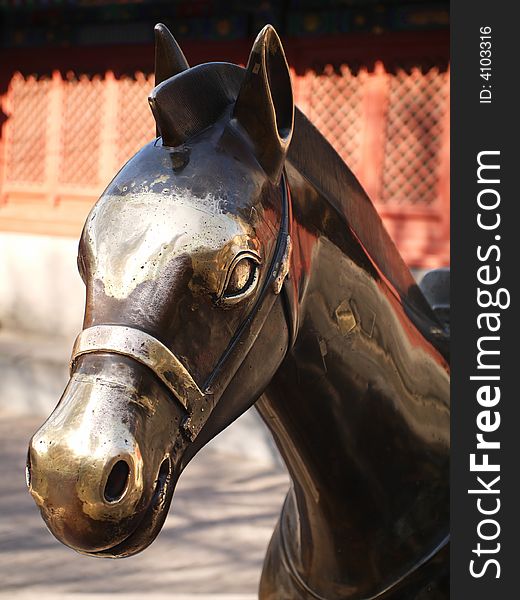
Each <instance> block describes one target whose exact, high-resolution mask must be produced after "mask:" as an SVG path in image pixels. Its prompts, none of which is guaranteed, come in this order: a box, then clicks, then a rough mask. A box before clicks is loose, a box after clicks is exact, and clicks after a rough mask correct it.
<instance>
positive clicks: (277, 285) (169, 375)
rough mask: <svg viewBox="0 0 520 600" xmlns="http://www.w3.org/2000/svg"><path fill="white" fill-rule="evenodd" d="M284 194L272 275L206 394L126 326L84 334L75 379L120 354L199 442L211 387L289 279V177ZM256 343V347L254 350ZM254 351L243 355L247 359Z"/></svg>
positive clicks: (75, 353)
mask: <svg viewBox="0 0 520 600" xmlns="http://www.w3.org/2000/svg"><path fill="white" fill-rule="evenodd" d="M281 188H282V219H281V224H280V229H279V231H278V237H277V240H276V247H275V251H274V254H273V258H272V260H271V264H270V265H269V271H268V273H267V276H266V278H265V280H264V284H263V286H262V288H261V290H260V293H259V295H258V297H257V299H256V302H255V304H254V306H253V308H252V309H251V312H250V313H249V314H248V315H247V317H246V318H245V319H244V321H243V322H242V323H241V324H240V326H239V327H238V329H237V331H236V333H235V334H234V336H233V338H232V339H231V341H230V343H229V344H228V346H227V348H226V350H225V351H224V353H223V354H222V356H221V357H220V359H219V360H218V362H217V364H216V366H215V368H214V369H213V371H212V372H211V374H210V376H209V377H208V379H207V380H206V382H205V384H204V386H203V390H204V391H202V390H201V389H200V388H199V386H198V385H197V383H196V382H195V380H194V379H193V377H192V376H191V374H190V373H189V371H188V370H187V369H186V367H185V366H184V365H183V364H182V362H181V361H180V360H179V359H178V358H177V356H176V355H175V354H174V353H173V352H172V351H171V350H170V349H169V348H167V347H166V346H165V345H164V344H163V343H162V342H160V341H159V340H158V339H157V338H155V337H153V336H152V335H150V334H148V333H145V332H144V331H142V330H140V329H137V328H135V327H127V326H125V325H94V326H92V327H88V328H86V329H84V330H83V331H82V332H81V333H80V334H79V335H78V337H77V338H76V341H75V342H74V346H73V348H72V356H71V360H70V371H71V373H72V371H73V370H74V368H75V365H76V361H77V359H78V358H79V357H80V356H82V355H84V354H92V353H96V352H108V353H114V354H120V355H123V356H127V357H129V358H132V359H133V360H135V361H137V362H139V363H141V364H143V365H145V366H146V367H148V368H149V369H150V370H151V371H152V372H153V373H155V375H156V376H157V377H158V379H160V380H161V381H162V383H163V384H164V385H165V386H166V387H167V388H168V390H169V391H170V393H171V394H172V395H173V397H174V398H175V399H176V400H177V401H178V402H179V403H180V404H181V405H182V407H183V409H184V410H185V412H186V418H185V419H184V422H183V428H184V430H185V431H186V433H187V434H188V436H189V438H190V439H191V440H194V439H195V437H196V436H197V434H198V433H199V431H200V430H201V429H202V427H203V425H204V423H205V422H206V421H207V419H208V417H209V415H210V414H211V411H212V409H213V407H214V405H215V401H214V399H213V396H214V393H213V391H212V386H213V384H214V383H215V381H216V379H217V375H218V374H219V373H222V372H223V371H224V369H225V367H226V366H227V365H228V363H229V362H231V361H230V357H231V355H232V354H233V351H234V350H236V348H237V345H238V343H239V342H240V341H241V340H242V339H243V338H244V335H245V333H246V331H247V330H248V329H250V328H251V325H252V323H253V322H254V321H255V317H256V316H257V314H258V313H259V312H260V309H261V308H264V309H267V310H266V311H265V313H266V314H268V312H269V310H270V309H271V307H272V304H273V303H274V300H275V298H276V296H277V295H278V294H279V293H280V291H281V290H282V288H283V282H284V280H285V278H286V277H287V275H288V273H289V266H290V258H291V238H290V235H289V224H290V193H289V188H288V185H287V181H286V177H285V173H283V174H282V179H281ZM269 290H271V291H272V294H271V302H269V303H268V302H266V298H267V297H268V292H269ZM266 304H269V306H265V305H266ZM264 318H265V317H264ZM262 324H263V321H262ZM253 342H254V340H253ZM253 342H251V344H250V346H249V348H250V347H251V346H252V343H253ZM249 348H247V349H243V350H244V356H245V355H246V353H247V351H248V350H249ZM235 366H236V368H235V369H233V368H231V369H230V371H231V373H228V379H229V378H230V377H229V375H231V376H232V375H233V374H234V373H235V372H236V370H237V369H238V366H240V365H232V367H235Z"/></svg>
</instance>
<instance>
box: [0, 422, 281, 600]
mask: <svg viewBox="0 0 520 600" xmlns="http://www.w3.org/2000/svg"><path fill="white" fill-rule="evenodd" d="M41 421H42V420H41V419H34V418H27V417H6V416H4V417H1V416H0V456H1V457H2V458H1V460H0V595H2V596H4V595H6V597H11V596H14V595H17V594H19V593H26V594H29V595H30V596H32V597H34V598H37V597H39V596H41V595H42V594H45V595H46V596H47V597H52V598H60V597H63V594H66V593H68V594H70V593H71V594H76V593H82V594H101V593H106V594H114V593H117V594H121V596H119V597H120V598H124V597H125V595H127V594H146V595H147V596H150V597H151V598H153V597H154V595H155V594H157V595H158V594H168V595H169V596H170V595H171V596H172V597H175V596H176V595H178V594H222V593H226V594H255V595H256V590H257V586H258V580H259V577H260V571H261V568H262V562H263V557H264V554H265V550H266V547H267V544H268V542H269V538H270V536H271V532H272V530H273V528H274V525H275V523H276V519H277V517H278V513H279V511H280V508H281V505H282V501H283V497H284V495H285V493H286V491H287V487H288V478H287V475H286V474H285V473H284V472H283V471H282V470H281V469H279V468H276V467H271V466H269V465H265V464H262V463H260V462H255V461H252V460H249V461H246V460H241V459H240V458H238V457H237V456H231V455H224V454H222V453H221V452H219V451H218V450H216V449H215V448H213V447H212V446H211V445H210V446H209V447H207V448H206V449H204V450H203V451H202V452H201V453H200V455H199V456H197V457H196V458H195V459H194V460H193V462H192V464H190V465H189V467H188V468H187V470H186V472H185V473H184V474H183V476H182V477H181V480H180V482H179V484H178V487H177V491H176V492H175V496H174V499H173V503H172V508H171V510H170V515H169V517H168V519H167V521H166V524H165V526H164V529H163V531H162V533H161V534H160V536H159V538H158V539H157V540H156V541H155V542H154V544H152V546H151V547H149V548H148V549H147V550H145V551H144V552H143V553H141V554H139V555H137V556H134V557H131V558H126V559H124V560H107V559H95V558H90V557H85V556H81V555H79V554H76V553H75V552H74V551H72V550H70V549H68V548H66V547H65V546H62V545H61V544H60V543H59V542H57V541H56V540H55V539H54V538H53V537H52V535H51V534H50V533H49V532H48V530H47V529H46V528H45V525H44V523H43V521H42V519H41V518H40V515H39V512H38V509H37V508H36V506H35V504H34V503H33V501H32V499H31V497H30V496H29V494H28V493H27V490H26V487H25V479H24V467H25V456H26V451H27V443H28V440H29V438H30V436H31V434H32V433H33V432H34V431H35V430H36V429H37V428H38V427H39V425H40V424H41Z"/></svg>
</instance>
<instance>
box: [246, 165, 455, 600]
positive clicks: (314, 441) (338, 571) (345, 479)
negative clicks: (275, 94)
mask: <svg viewBox="0 0 520 600" xmlns="http://www.w3.org/2000/svg"><path fill="white" fill-rule="evenodd" d="M291 188H292V195H293V206H294V208H293V210H294V219H293V231H292V236H293V238H294V246H295V250H294V251H295V252H296V253H297V254H298V255H297V256H296V258H295V261H294V263H295V264H296V265H298V264H299V265H300V267H301V269H300V272H297V273H292V274H291V276H292V277H297V278H298V282H299V287H300V298H299V303H298V312H299V326H298V334H297V337H296V340H295V343H294V346H293V347H292V348H291V349H290V351H289V352H288V354H287V356H286V358H285V360H284V362H283V363H282V365H281V367H280V369H279V370H278V372H277V373H276V375H275V377H274V379H273V381H272V382H271V384H270V386H269V387H268V389H267V390H266V392H265V393H264V395H263V396H262V398H261V399H260V401H259V402H258V403H257V406H258V409H259V411H260V413H261V415H262V417H263V418H264V420H265V422H266V423H267V425H268V427H269V428H270V429H271V431H272V433H273V435H274V438H275V441H276V443H277V445H278V448H279V450H280V452H281V454H282V456H283V458H284V460H285V463H286V465H287V468H288V470H289V473H290V475H291V478H292V482H293V486H292V490H291V492H290V493H289V496H288V499H287V501H286V505H285V508H284V512H283V514H282V517H281V520H280V523H279V531H280V535H281V536H282V537H283V538H284V542H283V545H284V547H285V552H286V553H287V555H288V556H287V557H286V558H287V560H288V561H289V562H290V563H291V564H292V565H293V567H292V568H293V569H294V570H296V571H297V572H299V573H300V574H302V577H303V574H304V573H305V574H306V575H305V579H306V582H307V583H308V584H309V586H310V587H311V588H312V589H314V590H315V591H316V592H318V591H319V589H316V588H319V586H320V585H321V584H320V582H321V581H323V580H324V579H325V580H326V578H327V577H328V578H329V581H331V580H332V581H335V582H336V583H335V585H338V586H340V587H341V586H343V587H341V589H342V590H343V591H342V592H341V593H343V594H345V595H344V596H341V593H340V594H339V595H340V596H341V597H345V598H349V597H355V596H354V595H352V594H351V593H350V592H352V590H358V591H359V590H363V593H364V594H368V593H370V594H372V593H374V591H377V590H374V589H369V588H370V586H372V585H375V582H377V585H378V586H381V585H383V584H385V585H386V584H388V585H391V584H392V582H395V581H396V580H397V579H398V578H399V577H402V576H403V575H404V574H405V573H406V571H407V570H408V569H409V568H410V565H417V564H419V563H420V561H422V560H424V559H425V558H427V557H428V556H429V555H431V553H432V552H433V551H434V550H435V548H436V547H438V546H439V544H441V543H442V539H443V538H444V536H445V535H446V532H447V529H448V522H449V521H448V487H447V482H448V451H449V380H448V375H447V365H446V363H445V362H444V359H443V358H442V357H441V356H440V354H439V353H438V352H437V350H436V349H435V348H434V347H433V346H432V345H431V344H430V343H429V342H428V341H427V340H426V339H425V338H424V337H423V336H422V335H421V333H420V332H419V331H418V330H417V328H416V327H415V325H414V324H413V323H412V322H411V320H410V318H409V317H408V316H407V313H406V311H405V308H404V307H403V304H402V303H401V301H400V299H399V298H397V297H396V295H395V292H394V291H393V290H392V289H391V286H389V285H388V284H387V283H386V282H385V281H384V280H383V279H382V278H381V277H380V275H379V271H378V269H377V265H376V266H374V264H373V263H372V262H371V260H370V257H368V256H367V254H366V252H365V250H364V249H363V247H362V246H361V245H360V243H359V241H358V238H357V236H355V235H354V234H353V233H352V232H351V231H350V230H349V228H348V226H347V224H346V223H345V220H344V218H342V217H341V215H340V214H338V212H337V211H335V210H334V209H333V208H332V207H331V205H330V204H329V202H328V201H327V200H326V199H324V198H323V197H322V196H321V195H320V194H319V193H318V192H317V191H316V190H315V189H314V188H312V187H311V186H310V184H308V183H306V182H305V181H304V180H303V179H302V178H298V177H296V176H295V175H294V174H293V176H292V182H291ZM302 539H303V540H305V544H304V545H302V544H301V543H300V541H301V540H302ZM330 578H332V579H330ZM387 580H388V581H387ZM369 582H371V583H369ZM313 586H316V587H313ZM348 590H350V592H348ZM347 592H348V593H347Z"/></svg>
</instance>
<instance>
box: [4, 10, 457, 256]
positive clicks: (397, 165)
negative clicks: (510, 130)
mask: <svg viewBox="0 0 520 600" xmlns="http://www.w3.org/2000/svg"><path fill="white" fill-rule="evenodd" d="M244 5H247V8H244ZM172 6H173V7H174V8H175V11H173V9H172ZM182 7H184V9H183V10H184V12H182V10H181V9H182ZM190 7H191V8H190ZM108 8H111V11H112V12H110V11H109V12H107V11H108ZM230 8H231V9H232V10H231V12H230ZM0 11H1V13H0V14H2V16H3V23H4V24H3V26H2V27H3V28H4V36H3V40H4V46H3V48H1V50H0V52H1V60H0V109H1V112H0V120H1V122H2V125H1V136H0V231H16V232H22V233H34V234H50V235H65V236H78V235H79V233H80V230H81V226H82V223H83V221H84V219H85V216H86V214H87V212H88V210H89V209H90V207H91V206H92V204H93V202H95V200H96V198H97V197H98V196H99V194H100V192H101V191H102V190H103V188H104V187H105V186H106V185H107V183H108V182H109V180H110V179H111V177H112V176H113V175H114V174H115V172H116V171H117V170H118V169H119V168H120V167H121V165H122V164H123V163H124V162H125V161H126V160H127V159H128V158H129V157H130V156H131V155H132V154H133V153H135V152H136V151H137V150H138V149H139V148H140V147H141V146H142V145H143V144H145V143H146V142H147V141H149V140H150V139H151V138H152V137H153V136H154V123H153V119H152V116H151V113H150V111H149V108H148V104H147V101H146V97H147V94H148V92H149V90H150V89H151V88H152V86H153V75H152V70H153V44H152V37H151V36H152V30H153V23H154V22H155V21H158V20H162V21H164V22H166V23H167V24H168V25H169V26H171V28H172V29H173V30H174V32H175V34H176V36H177V39H178V41H179V42H180V44H181V46H182V47H183V50H184V51H185V54H186V56H187V58H188V60H189V61H190V64H196V63H199V62H207V61H212V60H226V61H231V62H237V63H241V64H244V63H245V61H246V60H247V56H248V52H249V49H250V46H251V41H252V37H254V35H253V34H254V33H255V32H256V31H257V30H258V29H260V27H261V26H262V25H263V24H264V23H265V22H272V23H273V24H274V25H275V26H276V27H277V28H278V30H279V31H280V32H281V34H282V35H281V37H282V41H283V43H284V46H285V48H286V52H287V57H288V61H289V64H290V65H291V69H292V76H293V86H294V92H295V98H296V103H297V104H298V106H299V107H300V108H301V109H302V110H303V112H304V113H306V115H307V116H308V117H309V118H310V119H311V121H313V122H314V124H315V125H316V126H317V127H318V128H319V129H320V130H321V131H322V133H323V134H324V135H325V136H326V137H327V138H328V139H329V141H330V142H331V143H332V145H333V146H334V147H335V148H336V150H337V151H338V152H339V154H340V155H341V156H342V157H343V158H344V160H345V162H346V163H347V164H348V165H349V166H350V168H351V169H352V170H353V171H354V173H355V174H356V175H357V176H358V178H359V179H360V181H361V182H362V184H363V185H364V187H365V189H366V190H367V192H368V194H369V195H370V197H371V198H372V200H373V201H374V202H375V204H376V206H377V208H378V210H379V212H380V213H381V215H382V216H383V218H384V220H385V222H386V224H387V227H388V229H389V231H390V233H391V235H392V236H393V238H394V240H395V241H396V243H397V245H398V247H399V249H400V251H401V252H402V254H403V256H404V258H405V259H406V261H407V262H408V263H409V265H410V266H412V267H418V268H421V267H433V266H439V265H445V264H447V263H448V261H449V68H448V64H449V31H448V28H447V18H448V17H447V14H448V13H447V3H445V2H437V3H431V2H430V3H425V2H419V1H415V2H414V1H413V0H410V1H409V2H397V1H392V0H388V1H386V2H380V3H377V2H373V1H370V0H364V1H363V0H357V1H348V0H346V1H341V0H327V1H324V2H321V3H320V2H317V0H314V1H313V0H288V1H285V2H253V1H252V0H250V1H249V2H244V3H237V2H227V3H223V2H218V1H216V0H215V1H211V0H204V1H203V0H192V2H182V1H180V0H177V1H174V2H170V3H169V4H165V3H162V2H160V1H155V2H151V1H150V2H145V1H142V2H133V3H128V2H127V3H121V2H120V3H117V2H107V1H102V0H97V1H91V2H85V1H83V2H82V1H81V0H76V1H73V0H69V2H68V3H67V2H64V1H62V2H52V1H51V0H47V2H45V3H43V2H42V3H39V2H37V0H33V2H23V1H22V0H18V1H15V0H0ZM89 11H90V12H89ZM121 11H126V12H121ZM172 11H173V13H174V14H172ZM179 11H181V12H179ZM190 11H191V12H190ZM248 11H249V12H248ZM224 12H225V14H224ZM78 15H79V16H78ZM89 19H90V20H89Z"/></svg>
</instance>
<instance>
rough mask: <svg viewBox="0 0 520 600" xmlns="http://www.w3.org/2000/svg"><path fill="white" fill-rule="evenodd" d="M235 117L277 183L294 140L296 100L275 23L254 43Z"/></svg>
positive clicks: (263, 165)
mask: <svg viewBox="0 0 520 600" xmlns="http://www.w3.org/2000/svg"><path fill="white" fill-rule="evenodd" d="M233 117H234V118H235V119H236V121H237V122H238V123H239V124H240V125H241V127H242V128H243V129H245V131H246V132H247V134H248V136H249V138H250V139H251V141H252V143H253V145H254V149H255V155H256V158H257V160H258V162H259V163H260V165H261V166H262V168H263V169H264V171H265V172H266V173H267V175H268V177H269V179H270V180H271V181H272V182H273V183H277V182H278V180H279V178H280V175H281V172H282V169H283V164H284V161H285V156H286V154H287V150H288V148H289V144H290V142H291V136H292V131H293V123H294V101H293V94H292V86H291V77H290V74H289V66H288V64H287V60H286V58H285V53H284V51H283V47H282V43H281V42H280V38H279V37H278V34H277V33H276V31H275V30H274V28H273V27H272V25H266V26H265V27H264V28H263V29H262V31H261V32H260V33H259V34H258V37H257V38H256V40H255V43H254V44H253V48H252V50H251V54H250V55H249V61H248V63H247V68H246V74H245V77H244V81H243V82H242V85H241V87H240V91H239V93H238V97H237V100H236V102H235V107H234V110H233Z"/></svg>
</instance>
